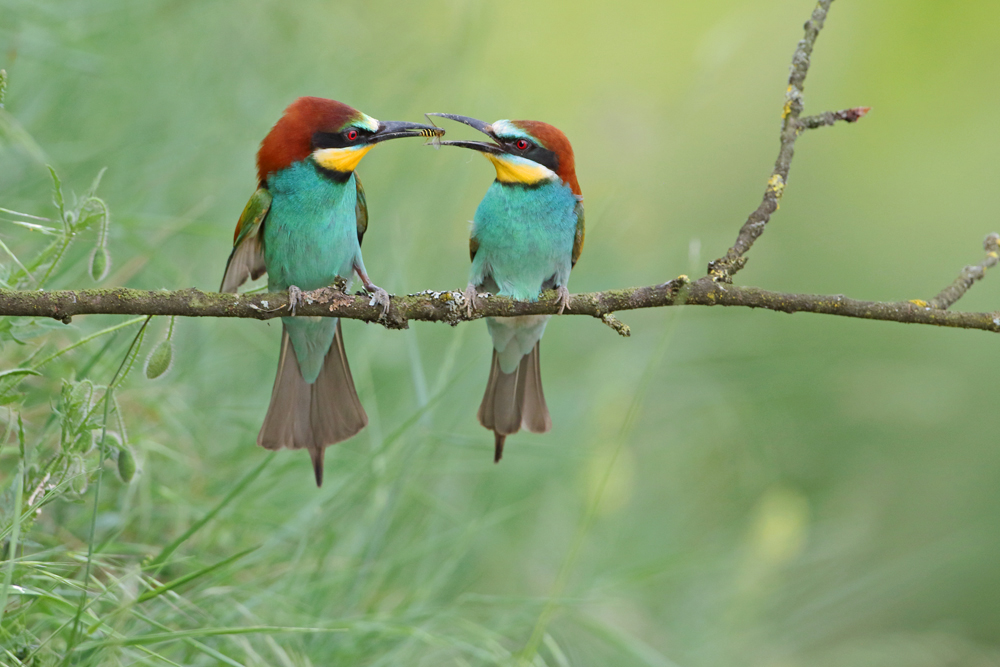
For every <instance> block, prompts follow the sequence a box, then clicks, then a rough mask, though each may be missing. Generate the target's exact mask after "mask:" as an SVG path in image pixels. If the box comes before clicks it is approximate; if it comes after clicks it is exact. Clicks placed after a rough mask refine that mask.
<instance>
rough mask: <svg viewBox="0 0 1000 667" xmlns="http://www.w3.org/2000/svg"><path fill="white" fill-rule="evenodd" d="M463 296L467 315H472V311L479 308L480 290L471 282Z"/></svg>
mask: <svg viewBox="0 0 1000 667" xmlns="http://www.w3.org/2000/svg"><path fill="white" fill-rule="evenodd" d="M462 296H463V297H464V298H465V316H466V317H472V311H473V310H475V309H476V308H479V305H480V304H479V290H477V289H476V286H475V285H473V284H472V283H469V284H468V286H467V287H466V288H465V291H464V292H462Z"/></svg>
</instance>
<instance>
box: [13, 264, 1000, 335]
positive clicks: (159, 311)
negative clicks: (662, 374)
mask: <svg viewBox="0 0 1000 667" xmlns="http://www.w3.org/2000/svg"><path fill="white" fill-rule="evenodd" d="M992 261H994V263H995V262H996V260H995V258H994V259H993V260H992ZM970 268H974V267H970ZM968 270H969V269H967V271H968ZM963 275H964V272H963ZM949 289H951V288H949ZM369 301H370V297H369V296H368V295H361V294H357V295H351V294H344V293H343V292H340V291H338V290H335V289H332V288H328V287H324V288H322V289H319V290H315V291H313V292H304V293H303V302H302V303H300V304H299V305H298V306H297V307H296V311H295V312H296V316H297V317H315V316H320V317H343V318H347V319H354V320H362V321H364V322H380V323H381V324H384V325H385V326H386V327H387V328H390V329H405V328H406V327H407V326H408V323H409V321H410V320H416V321H421V322H445V323H447V324H451V325H456V324H458V323H459V322H465V321H470V320H477V319H480V318H482V317H510V316H515V315H557V314H558V313H559V304H558V303H557V302H556V294H555V292H552V291H547V292H544V293H543V294H542V298H541V299H540V300H538V301H534V302H530V301H514V300H512V299H508V298H506V297H499V296H488V297H485V298H482V299H481V307H480V308H478V309H477V310H476V311H475V312H473V314H472V315H471V316H467V315H466V314H465V299H464V297H463V295H462V292H461V291H459V290H455V291H445V292H430V291H427V292H421V293H419V294H410V295H407V296H393V297H392V299H391V305H390V306H389V313H388V315H387V316H386V318H385V319H384V320H381V319H380V318H379V316H380V313H381V308H380V307H378V306H372V305H370V303H369ZM932 302H933V300H932V301H931V302H925V301H920V300H913V301H898V302H882V301H858V300H856V299H850V298H847V297H845V296H842V295H820V294H786V293H784V292H772V291H769V290H762V289H758V288H756V287H740V286H737V285H725V284H720V283H717V282H716V281H714V280H713V279H712V278H711V277H710V276H706V277H704V278H702V279H700V280H697V281H695V282H693V283H692V282H690V281H689V280H688V279H687V277H686V276H681V277H680V278H675V279H674V280H670V281H667V282H665V283H663V284H660V285H650V286H647V287H633V288H629V289H618V290H607V291H604V292H590V293H586V294H573V295H571V296H570V302H569V306H568V307H567V308H566V311H565V312H564V313H563V314H564V315H589V316H591V317H596V318H598V319H600V320H602V321H603V322H605V323H606V324H608V325H609V326H610V327H612V328H613V329H615V330H616V331H618V332H619V333H620V334H622V335H628V334H627V332H628V327H627V326H626V325H624V324H622V323H621V322H620V321H618V319H617V318H615V317H614V316H613V315H611V313H615V312H621V311H625V310H637V309H640V308H662V307H666V306H683V305H690V306H743V307H748V308H764V309H766V310H775V311H779V312H783V313H798V312H802V313H823V314H826V315H840V316H842V317H857V318H862V319H868V320H884V321H889V322H905V323H910V324H930V325H933V326H941V327H957V328H961V329H981V330H983V331H994V332H1000V312H994V313H965V312H953V311H949V310H945V309H941V308H936V307H934V306H933V305H931V303H932ZM88 314H103V315H176V316H180V317H241V318H253V319H258V320H268V319H272V318H275V317H287V316H288V314H289V313H288V294H287V293H285V292H276V293H271V294H218V293H216V292H202V291H200V290H196V289H186V290H179V291H176V292H166V291H161V292H156V291H147V290H135V289H128V288H124V287H119V288H113V289H94V290H79V291H69V290H67V291H55V292H43V291H39V292H27V291H9V290H0V315H8V316H9V315H20V316H34V317H52V318H55V319H58V320H62V321H64V322H68V321H69V320H70V319H71V318H72V317H74V316H76V315H88Z"/></svg>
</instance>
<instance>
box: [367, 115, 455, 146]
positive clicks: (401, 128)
mask: <svg viewBox="0 0 1000 667" xmlns="http://www.w3.org/2000/svg"><path fill="white" fill-rule="evenodd" d="M442 136H444V130H443V129H441V128H440V127H435V126H433V125H421V124H420V123H407V122H406V121H401V120H380V121H379V122H378V130H377V131H376V132H375V134H374V135H372V137H371V139H369V140H368V143H371V144H376V143H378V142H380V141H386V140H388V139H400V138H402V137H442Z"/></svg>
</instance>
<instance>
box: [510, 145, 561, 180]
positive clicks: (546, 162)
mask: <svg viewBox="0 0 1000 667" xmlns="http://www.w3.org/2000/svg"><path fill="white" fill-rule="evenodd" d="M498 139H500V141H501V142H502V143H503V146H504V150H505V151H506V152H508V153H510V154H511V155H518V156H521V157H525V158H528V159H529V160H531V161H532V162H537V163H538V164H540V165H542V166H543V167H547V168H549V169H551V170H552V171H555V172H558V171H559V157H558V156H557V155H556V154H555V153H554V152H552V151H550V150H549V149H547V148H542V147H541V146H539V145H538V144H536V143H535V142H533V141H531V140H529V139H525V138H524V137H517V138H514V139H503V138H500V137H498ZM519 141H526V142H527V143H528V146H527V148H518V147H517V142H519Z"/></svg>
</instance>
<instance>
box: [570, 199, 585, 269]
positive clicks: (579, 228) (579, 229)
mask: <svg viewBox="0 0 1000 667" xmlns="http://www.w3.org/2000/svg"><path fill="white" fill-rule="evenodd" d="M575 211H576V236H574V237H573V260H572V262H573V263H572V264H570V266H576V260H578V259H580V253H581V252H583V237H584V229H583V201H579V200H578V201H577V202H576V209H575Z"/></svg>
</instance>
